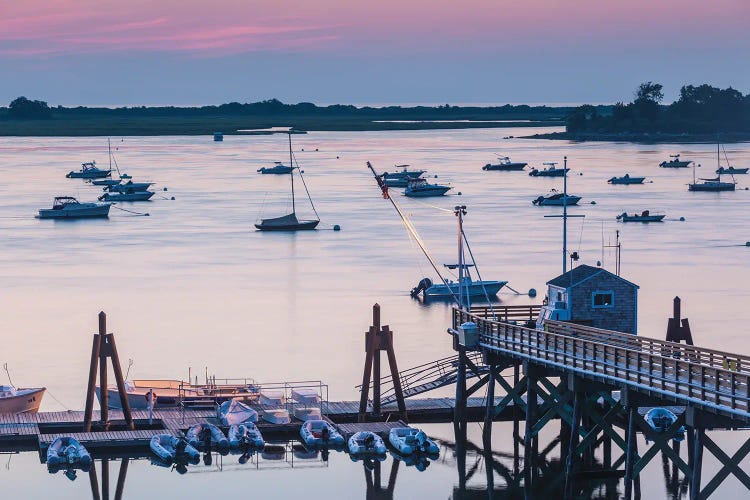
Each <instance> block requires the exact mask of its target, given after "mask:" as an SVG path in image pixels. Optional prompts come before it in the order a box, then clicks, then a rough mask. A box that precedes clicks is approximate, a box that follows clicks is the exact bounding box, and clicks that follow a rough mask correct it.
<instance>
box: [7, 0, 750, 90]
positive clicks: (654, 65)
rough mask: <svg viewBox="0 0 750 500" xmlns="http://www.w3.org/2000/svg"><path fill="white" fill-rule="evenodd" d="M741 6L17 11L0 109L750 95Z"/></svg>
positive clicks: (166, 0)
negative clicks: (654, 87)
mask: <svg viewBox="0 0 750 500" xmlns="http://www.w3.org/2000/svg"><path fill="white" fill-rule="evenodd" d="M749 26H750V1H748V0H711V1H710V2H709V1H705V0H700V1H699V0H628V1H625V0H622V1H621V0H463V1H456V0H450V1H446V0H431V1H428V0H400V1H396V0H380V1H378V2H374V1H360V0H316V1H307V2H305V1H288V0H277V1H266V0H263V1H255V0H213V1H206V0H200V1H198V0H160V1H158V2H154V1H153V0H128V1H122V0H118V1H110V0H46V1H44V0H25V1H23V2H20V1H19V2H5V1H4V2H2V5H0V67H2V70H1V74H2V78H0V103H3V104H4V103H7V102H9V101H10V100H11V99H13V98H14V97H16V96H18V95H26V96H28V97H31V98H35V99H43V100H47V101H49V102H50V103H51V104H104V105H121V104H123V105H124V104H127V105H131V104H175V105H190V104H210V103H222V102H228V101H243V102H244V101H256V100H262V99H267V98H271V97H276V98H279V99H281V100H283V101H285V102H298V101H311V102H318V103H332V102H342V103H355V104H356V103H417V102H427V103H443V102H448V103H470V102H476V103H506V102H530V103H539V102H550V103H562V102H612V101H616V100H629V99H630V98H631V96H632V93H633V90H634V88H635V87H636V86H637V84H638V83H640V82H642V81H646V80H653V81H658V82H660V83H662V84H664V85H665V87H666V90H667V92H666V93H667V98H668V99H671V98H674V97H675V95H676V93H677V91H678V89H679V86H680V85H682V84H684V83H694V84H697V83H704V82H706V83H711V84H714V85H720V86H730V85H731V86H733V87H735V88H738V89H739V90H741V91H743V92H744V93H747V92H750V65H749V64H748V63H747V55H748V53H749V51H750V29H749V28H748V27H749Z"/></svg>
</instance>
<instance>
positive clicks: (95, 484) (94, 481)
mask: <svg viewBox="0 0 750 500" xmlns="http://www.w3.org/2000/svg"><path fill="white" fill-rule="evenodd" d="M89 484H90V485H91V498H92V499H93V500H101V497H100V496H99V478H97V477H96V460H92V461H91V468H90V469H89Z"/></svg>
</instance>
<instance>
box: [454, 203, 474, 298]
mask: <svg viewBox="0 0 750 500" xmlns="http://www.w3.org/2000/svg"><path fill="white" fill-rule="evenodd" d="M453 213H454V214H455V215H456V217H458V305H459V307H464V298H465V299H466V310H467V311H469V310H470V309H471V303H470V301H469V290H468V286H469V285H468V283H467V284H466V286H467V290H466V294H464V239H463V232H464V230H463V224H464V215H466V205H456V206H455V207H454V208H453ZM464 295H465V297H464Z"/></svg>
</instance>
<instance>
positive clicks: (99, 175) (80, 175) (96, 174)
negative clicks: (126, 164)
mask: <svg viewBox="0 0 750 500" xmlns="http://www.w3.org/2000/svg"><path fill="white" fill-rule="evenodd" d="M110 175H112V171H111V170H96V171H93V172H92V171H86V172H68V174H67V175H66V176H65V177H67V178H68V179H103V178H105V177H109V176H110Z"/></svg>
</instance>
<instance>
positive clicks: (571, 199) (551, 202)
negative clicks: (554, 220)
mask: <svg viewBox="0 0 750 500" xmlns="http://www.w3.org/2000/svg"><path fill="white" fill-rule="evenodd" d="M579 201H581V197H580V196H573V195H568V202H567V203H565V202H564V201H563V198H555V199H550V198H542V199H541V200H539V199H537V200H534V202H536V203H535V205H539V206H540V207H561V206H563V205H566V204H567V205H568V206H569V207H570V206H573V205H578V202H579Z"/></svg>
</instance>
